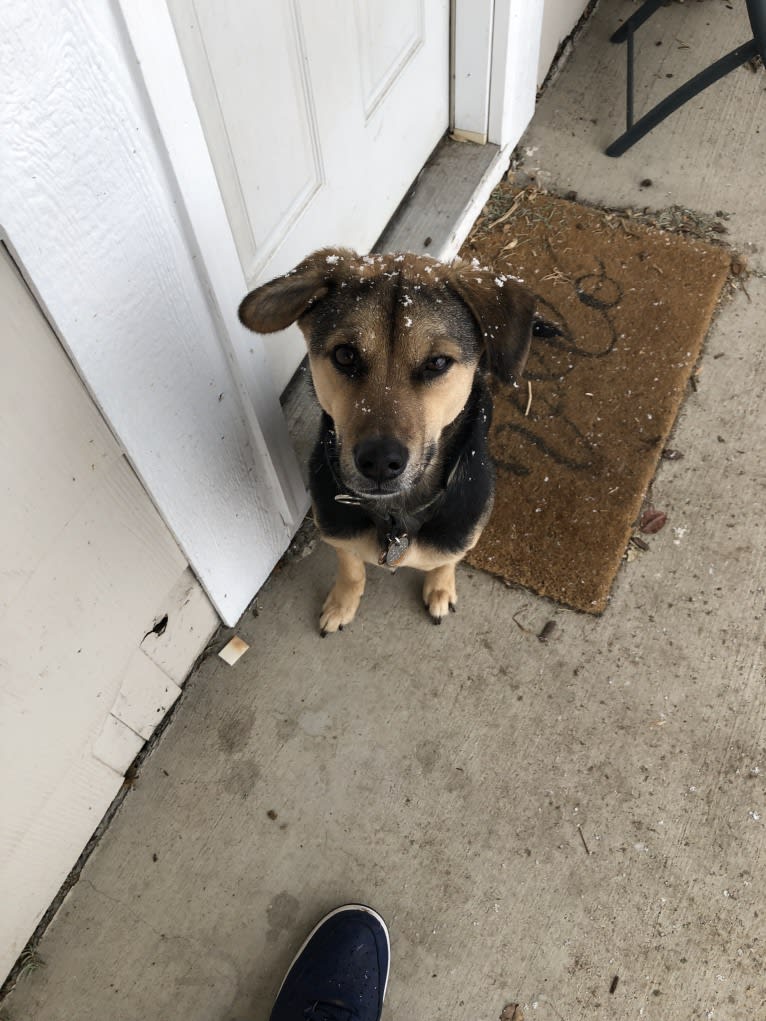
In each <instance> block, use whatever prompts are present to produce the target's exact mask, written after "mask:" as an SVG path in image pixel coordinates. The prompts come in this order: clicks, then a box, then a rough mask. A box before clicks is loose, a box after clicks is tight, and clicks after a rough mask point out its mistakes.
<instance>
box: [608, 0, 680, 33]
mask: <svg viewBox="0 0 766 1021" xmlns="http://www.w3.org/2000/svg"><path fill="white" fill-rule="evenodd" d="M665 3H667V0H646V3H645V4H641V6H640V7H639V8H638V10H637V11H635V13H633V14H631V16H630V17H629V18H627V19H626V20H625V21H624V22H623V23H622V25H620V27H619V28H618V29H617V31H616V32H615V33H614V34H613V35H612V36H610V39H609V42H611V43H624V42H625V40H626V39H627V38H628V33H629V32H635V31H636V29H637V28H639V27H640V26H641V25H643V23H644V22H645V21H647V20H648V19H649V18H651V16H652V15H653V14H654V12H655V11H656V10H657V8H659V7H662V5H663V4H665Z"/></svg>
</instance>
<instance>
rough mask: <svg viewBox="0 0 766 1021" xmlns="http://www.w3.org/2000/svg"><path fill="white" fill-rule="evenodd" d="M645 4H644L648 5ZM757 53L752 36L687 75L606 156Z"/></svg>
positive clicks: (632, 141) (615, 153)
mask: <svg viewBox="0 0 766 1021" xmlns="http://www.w3.org/2000/svg"><path fill="white" fill-rule="evenodd" d="M653 2H654V0H650V3H653ZM645 6H648V4H647V5H645ZM656 6H658V5H657V4H655V9H656ZM642 11H643V8H639V10H638V11H637V12H636V14H637V15H638V14H640V13H641V12H642ZM650 13H651V12H650ZM648 16H649V15H647V17H648ZM644 20H646V19H644ZM626 24H627V23H626ZM622 28H625V25H623V26H622ZM622 28H621V29H620V31H621V30H622ZM626 38H627V34H626ZM757 55H758V44H757V42H756V41H755V39H751V40H750V42H749V43H745V44H744V45H742V46H738V47H737V48H736V49H735V50H732V51H731V53H727V54H726V56H725V57H721V58H720V60H716V62H715V63H714V64H711V65H710V67H708V68H706V69H705V70H704V71H700V73H699V74H697V75H695V76H694V77H693V78H690V79H689V81H688V82H686V84H685V85H682V86H681V87H680V88H678V89H676V90H675V92H671V94H670V95H669V96H667V97H666V98H665V99H663V100H662V101H661V102H660V103H658V104H657V105H656V106H655V107H653V108H652V109H651V110H650V111H649V112H648V113H646V114H644V116H643V117H641V118H640V119H639V120H637V121H636V123H635V124H633V125H632V126H631V127H630V128H629V129H628V130H627V131H626V132H625V133H624V134H622V135H620V137H619V138H618V139H616V140H615V141H614V142H612V144H611V145H610V146H609V148H608V149H607V150H606V154H607V156H622V154H623V153H624V152H627V151H628V149H630V147H631V146H633V145H635V144H636V142H638V141H639V139H641V138H643V137H644V135H646V134H648V133H649V132H650V131H651V130H652V128H655V127H656V126H657V125H658V124H660V123H661V122H662V121H664V120H665V118H666V117H669V116H670V114H672V113H675V111H676V110H677V109H678V108H679V107H681V106H683V104H684V103H686V102H688V101H689V100H690V99H693V98H694V96H696V95H698V94H699V93H700V92H702V91H703V90H704V89H706V88H708V86H710V85H712V84H713V83H714V82H717V81H718V80H719V79H720V78H723V77H724V76H725V75H727V74H729V72H730V71H733V70H734V69H735V68H737V67H739V66H740V65H741V64H744V63H745V62H746V61H748V60H750V59H751V58H753V57H755V56H757Z"/></svg>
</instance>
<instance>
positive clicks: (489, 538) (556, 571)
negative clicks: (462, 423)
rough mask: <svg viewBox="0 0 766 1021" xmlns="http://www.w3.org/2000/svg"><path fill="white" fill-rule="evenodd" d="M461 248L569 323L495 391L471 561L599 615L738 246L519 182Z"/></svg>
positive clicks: (539, 341)
mask: <svg viewBox="0 0 766 1021" xmlns="http://www.w3.org/2000/svg"><path fill="white" fill-rule="evenodd" d="M503 206H504V207H505V208H504V210H503ZM461 255H462V257H463V258H465V259H471V258H477V259H478V260H479V262H480V263H481V264H482V265H488V266H491V267H493V268H495V269H496V270H498V271H500V272H503V273H506V274H511V275H513V276H516V277H518V278H520V279H521V280H523V281H524V283H525V285H526V286H527V287H528V288H529V289H530V290H532V291H533V292H534V293H535V294H536V295H537V297H538V311H539V314H540V315H541V316H543V317H544V318H545V319H548V320H550V321H552V322H554V323H556V324H558V326H559V327H560V330H561V335H560V336H552V337H535V339H534V340H533V343H532V351H531V354H530V358H529V361H528V363H527V369H526V372H525V376H524V380H523V381H522V382H521V385H520V386H519V387H518V388H510V387H498V389H497V391H496V394H495V415H494V422H493V427H492V437H491V446H492V453H493V456H494V459H495V462H496V465H497V471H498V479H497V494H496V498H495V508H494V511H493V514H492V518H491V520H490V522H489V524H488V525H487V528H486V529H485V531H484V533H483V535H482V538H481V541H480V543H479V545H478V546H477V547H476V548H475V549H474V550H473V551H472V553H470V554H469V556H468V561H469V563H472V564H473V565H474V566H476V567H479V568H482V569H484V570H486V571H489V572H490V573H492V574H494V575H497V576H499V577H501V578H503V579H504V580H505V581H507V582H512V583H517V584H519V585H523V586H525V587H527V588H530V589H532V590H533V591H534V592H537V593H539V594H541V595H545V596H549V597H550V598H552V599H555V600H557V601H558V602H561V603H564V604H566V605H568V606H571V607H574V608H575V609H578V610H584V611H587V612H589V613H601V612H602V611H603V610H604V609H605V608H606V605H607V601H608V597H609V591H610V588H611V585H612V582H613V581H614V578H615V575H616V573H617V570H618V568H619V565H620V561H621V559H622V557H623V554H624V552H625V548H626V545H627V543H628V541H629V539H630V535H631V531H632V528H633V525H634V523H635V521H636V518H637V516H638V514H639V512H640V509H641V505H642V502H643V499H644V495H645V493H646V490H647V487H648V486H649V484H650V482H651V480H652V478H653V475H654V472H655V470H656V467H657V462H658V460H659V458H660V457H661V454H662V450H663V447H664V445H665V442H666V440H667V437H668V434H669V433H670V430H671V428H672V426H673V422H674V421H675V417H676V414H677V412H678V409H679V406H680V403H681V399H682V397H683V395H684V391H685V388H686V386H687V383H688V380H689V376H690V374H691V372H692V371H693V369H694V365H695V362H696V360H697V358H698V356H699V354H700V350H701V347H702V343H703V340H704V337H705V333H706V331H707V329H708V326H709V324H710V320H711V317H712V315H713V311H714V309H715V306H716V302H717V300H718V297H719V295H720V293H721V288H722V287H723V285H724V282H725V281H726V279H727V275H728V273H729V269H730V261H731V255H730V253H729V252H728V251H727V250H726V249H724V248H722V247H715V246H713V245H708V244H706V243H704V242H701V241H690V240H688V239H686V238H684V237H681V236H679V235H676V234H672V233H667V232H663V231H660V230H656V229H652V228H649V227H646V226H641V225H638V224H635V223H633V222H631V221H630V220H629V219H626V218H625V217H624V216H619V215H616V214H610V213H605V212H603V211H601V210H595V209H590V208H587V207H585V206H583V205H580V204H579V203H577V202H572V201H569V200H566V199H560V198H556V197H554V196H551V195H547V194H545V193H544V192H541V191H537V190H531V189H527V190H524V191H522V192H514V191H513V190H512V189H511V187H510V186H509V185H503V186H501V188H500V189H499V190H498V191H496V192H495V194H494V195H493V198H492V199H491V200H490V204H489V206H488V207H487V209H486V211H485V215H484V217H483V218H482V219H480V220H479V221H478V223H477V224H476V226H475V227H474V229H473V232H472V234H471V235H470V236H469V238H468V240H467V242H466V244H465V245H464V246H463V250H462V252H461Z"/></svg>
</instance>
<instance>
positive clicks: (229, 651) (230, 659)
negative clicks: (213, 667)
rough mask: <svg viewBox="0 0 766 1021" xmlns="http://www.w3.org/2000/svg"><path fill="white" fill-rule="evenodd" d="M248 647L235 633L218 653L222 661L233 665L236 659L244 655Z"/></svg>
mask: <svg viewBox="0 0 766 1021" xmlns="http://www.w3.org/2000/svg"><path fill="white" fill-rule="evenodd" d="M249 648H250V646H249V645H248V644H247V642H243V641H242V639H241V638H239V637H238V636H237V635H235V636H234V637H233V638H232V639H231V641H230V642H227V644H226V645H224V647H223V648H222V649H221V651H220V652H219V653H218V655H219V656H220V657H221V659H222V660H223V661H224V663H228V664H229V666H234V664H235V663H236V662H237V660H238V659H239V658H240V657H241V656H244V654H245V653H246V652H247V650H248V649H249Z"/></svg>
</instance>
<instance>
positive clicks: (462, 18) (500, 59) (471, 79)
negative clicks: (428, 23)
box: [450, 0, 545, 152]
mask: <svg viewBox="0 0 766 1021" xmlns="http://www.w3.org/2000/svg"><path fill="white" fill-rule="evenodd" d="M544 6H545V5H544V0H452V97H451V104H450V109H451V123H450V129H451V132H452V135H453V137H455V138H457V139H459V140H461V141H470V142H478V143H484V142H493V143H494V144H496V145H499V146H500V148H501V149H507V150H508V151H509V152H510V150H511V149H513V147H514V146H515V145H516V143H517V142H518V140H519V139H520V138H521V136H522V134H523V133H524V130H525V128H526V126H527V125H528V124H529V122H530V120H531V119H532V114H533V113H534V110H535V97H536V93H537V63H538V54H539V52H540V38H541V32H542V24H543V7H544Z"/></svg>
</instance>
